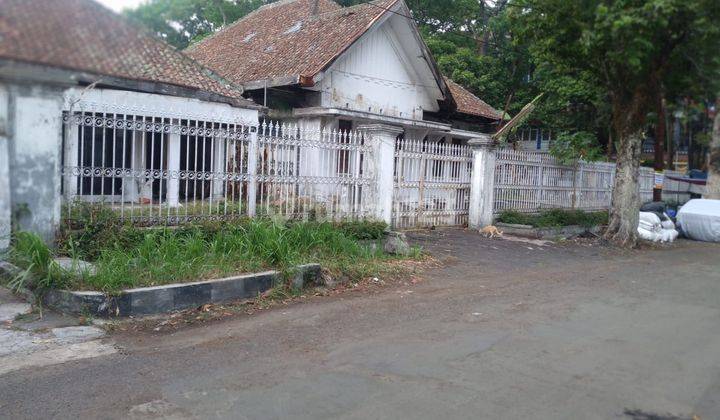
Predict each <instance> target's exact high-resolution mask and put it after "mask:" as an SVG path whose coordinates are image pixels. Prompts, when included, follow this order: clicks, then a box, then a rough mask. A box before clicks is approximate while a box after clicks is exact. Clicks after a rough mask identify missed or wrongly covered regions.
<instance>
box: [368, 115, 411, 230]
mask: <svg viewBox="0 0 720 420" xmlns="http://www.w3.org/2000/svg"><path fill="white" fill-rule="evenodd" d="M358 130H360V131H361V132H363V133H366V134H368V135H369V136H370V139H371V144H372V148H373V165H372V168H373V174H374V175H375V211H374V212H373V213H374V214H375V217H376V218H377V219H378V220H382V221H384V222H385V223H387V224H388V225H391V224H392V205H393V191H394V190H395V188H394V185H393V182H394V172H395V140H396V139H397V137H398V136H399V135H400V134H402V132H403V129H402V128H401V127H395V126H392V125H387V124H365V125H361V126H359V127H358Z"/></svg>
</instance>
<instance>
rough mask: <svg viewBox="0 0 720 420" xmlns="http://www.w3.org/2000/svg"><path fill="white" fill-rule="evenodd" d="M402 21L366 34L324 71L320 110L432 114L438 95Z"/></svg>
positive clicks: (414, 116)
mask: <svg viewBox="0 0 720 420" xmlns="http://www.w3.org/2000/svg"><path fill="white" fill-rule="evenodd" d="M405 25H407V23H405V22H402V18H400V17H398V19H394V18H391V19H388V20H387V21H386V22H385V23H383V24H382V26H380V27H379V28H377V29H375V30H373V31H371V32H368V33H367V34H366V35H364V36H363V38H361V40H360V41H359V42H358V43H357V44H356V45H354V46H353V47H352V48H351V49H350V50H349V51H348V52H347V53H346V54H345V55H343V56H342V57H341V58H340V59H339V60H338V61H337V62H336V63H335V64H333V65H332V66H331V68H330V69H329V70H328V71H327V73H326V76H325V78H324V79H323V80H322V81H321V83H320V88H321V90H322V92H323V94H322V106H324V107H336V108H349V109H352V110H357V111H364V112H373V113H377V114H383V115H390V116H394V117H402V118H411V119H418V120H420V119H422V118H423V112H424V110H428V111H437V110H438V103H437V99H439V98H440V97H441V96H442V94H441V92H440V90H439V88H437V87H436V82H435V80H434V77H433V76H432V73H431V72H430V70H429V68H427V64H424V66H425V67H426V68H422V66H418V64H417V60H416V59H417V56H418V55H419V54H421V52H420V49H419V48H418V47H417V45H416V43H415V42H414V41H413V40H412V39H411V34H410V33H409V32H408V30H407V28H406V27H405Z"/></svg>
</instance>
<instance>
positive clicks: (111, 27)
mask: <svg viewBox="0 0 720 420" xmlns="http://www.w3.org/2000/svg"><path fill="white" fill-rule="evenodd" d="M0 59H11V60H15V61H21V62H29V63H35V64H42V65H48V66H53V67H60V68H64V69H72V70H80V71H85V72H89V73H94V74H99V75H106V76H112V77H117V78H123V79H130V80H139V81H152V82H160V83H165V84H171V85H176V86H181V87H184V88H190V89H192V90H199V91H204V92H209V93H211V94H217V95H221V96H224V97H228V98H232V99H234V100H235V101H236V102H237V101H240V102H244V103H245V104H250V102H249V101H246V100H244V99H241V94H242V90H241V89H240V88H236V87H233V86H231V85H230V84H229V83H228V82H227V81H225V80H222V79H221V78H220V77H219V76H217V75H215V74H213V73H212V72H211V71H210V70H208V69H206V68H204V67H202V66H201V65H200V64H199V63H197V62H196V61H194V60H193V59H191V58H190V57H188V56H186V55H185V54H183V53H182V52H180V51H178V50H176V49H175V48H173V47H172V46H170V45H169V44H167V43H165V42H164V41H162V40H160V39H157V38H155V37H154V36H153V35H151V34H149V33H148V32H146V31H145V30H142V29H139V28H138V27H136V26H135V25H133V24H130V23H129V22H128V21H127V20H126V19H125V18H124V17H122V16H119V15H117V14H115V13H113V12H112V11H110V10H108V9H106V8H104V7H103V6H101V5H99V4H98V3H96V2H94V1H92V0H0Z"/></svg>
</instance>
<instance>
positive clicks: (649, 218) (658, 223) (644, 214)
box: [638, 211, 680, 242]
mask: <svg viewBox="0 0 720 420" xmlns="http://www.w3.org/2000/svg"><path fill="white" fill-rule="evenodd" d="M638 235H639V236H640V238H641V239H644V240H646V241H651V242H673V241H675V239H677V237H678V235H680V233H679V232H678V231H677V229H675V223H673V221H672V220H671V219H670V217H669V216H668V215H667V214H666V213H660V214H658V213H656V212H649V211H641V212H640V224H639V225H638Z"/></svg>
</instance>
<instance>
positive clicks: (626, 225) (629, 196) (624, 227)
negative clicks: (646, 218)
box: [605, 130, 642, 247]
mask: <svg viewBox="0 0 720 420" xmlns="http://www.w3.org/2000/svg"><path fill="white" fill-rule="evenodd" d="M619 136H620V139H619V140H620V141H619V142H618V144H617V165H616V168H615V185H614V188H613V195H612V208H611V209H610V223H609V225H608V229H607V231H606V232H605V238H606V239H608V240H610V241H612V242H614V243H616V244H618V245H620V246H623V247H634V246H635V245H637V228H638V223H639V218H640V214H639V211H640V183H639V175H640V149H641V145H642V130H637V131H635V132H633V133H629V134H628V133H623V134H620V133H619Z"/></svg>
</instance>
